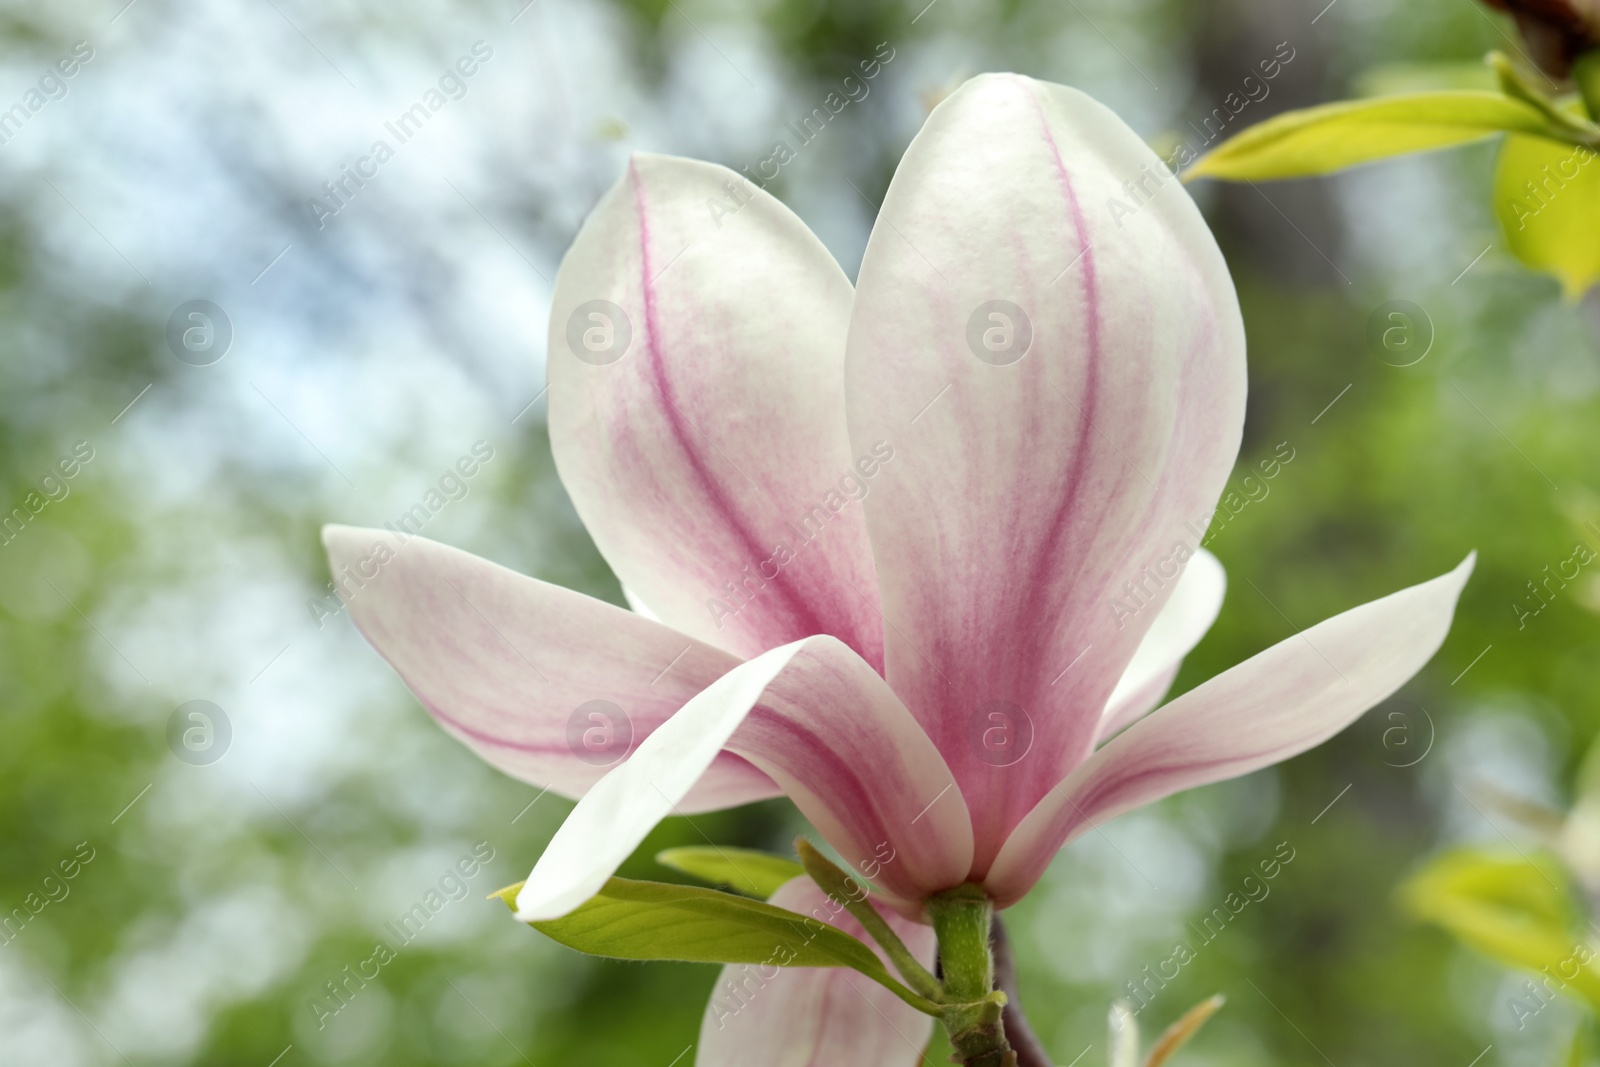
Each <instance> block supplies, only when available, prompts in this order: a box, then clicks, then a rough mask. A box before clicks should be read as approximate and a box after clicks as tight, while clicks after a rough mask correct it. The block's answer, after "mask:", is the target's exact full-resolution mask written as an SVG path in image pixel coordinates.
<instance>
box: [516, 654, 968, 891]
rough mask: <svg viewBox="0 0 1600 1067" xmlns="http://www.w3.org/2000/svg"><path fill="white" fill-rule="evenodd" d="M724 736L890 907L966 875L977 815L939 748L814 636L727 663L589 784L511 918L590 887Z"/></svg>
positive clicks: (851, 659) (868, 677)
mask: <svg viewBox="0 0 1600 1067" xmlns="http://www.w3.org/2000/svg"><path fill="white" fill-rule="evenodd" d="M724 748H726V749H727V750H729V751H731V752H734V753H737V754H739V755H741V756H743V757H744V758H746V759H748V760H749V761H750V762H751V763H753V764H755V765H756V766H758V767H760V768H761V769H762V770H764V771H766V772H767V773H768V774H769V775H772V776H773V777H774V779H775V780H776V781H777V782H778V784H779V785H780V786H782V787H783V790H784V792H785V793H787V794H788V795H789V796H790V797H792V798H793V799H794V802H795V804H796V805H797V806H798V807H799V808H800V811H801V813H802V814H804V815H805V816H806V817H807V818H808V819H810V820H811V822H812V824H813V825H814V826H816V827H817V830H818V832H819V833H821V834H822V835H823V837H824V838H825V839H826V840H827V842H828V843H829V844H831V845H832V846H833V847H834V848H836V849H838V851H839V853H840V854H841V855H842V856H843V857H844V858H845V859H846V860H847V861H848V862H849V863H851V864H852V865H856V866H857V869H858V870H863V871H866V870H870V871H872V874H873V882H874V885H876V886H877V887H878V888H880V889H882V890H883V891H884V893H885V895H886V897H888V898H889V899H891V901H892V902H894V903H895V904H896V906H898V907H901V908H903V909H904V910H906V911H908V912H911V913H913V914H915V913H916V912H917V911H919V910H920V902H921V901H922V900H923V899H924V898H926V897H928V896H930V895H932V894H933V893H936V892H938V891H940V890H943V889H948V888H950V887H951V886H954V885H958V884H960V883H961V882H962V881H964V880H965V878H966V874H967V871H968V869H969V867H970V865H971V862H972V825H971V823H970V821H969V820H968V818H967V810H966V806H965V805H964V804H963V803H962V800H961V793H960V790H959V789H957V788H956V786H955V783H954V779H953V778H952V777H951V775H950V770H949V768H948V767H946V766H945V762H944V760H943V759H942V758H940V756H939V753H938V751H937V750H936V749H935V748H934V747H933V743H932V742H931V741H929V740H928V737H927V735H926V734H924V733H923V732H922V729H921V728H920V727H919V726H918V725H917V723H916V720H915V719H914V718H912V716H911V713H910V712H908V711H907V710H906V708H905V706H904V705H903V704H901V703H900V701H899V700H898V699H897V698H896V697H895V695H894V693H893V692H892V691H890V689H889V686H888V685H887V684H886V683H885V682H884V680H883V679H882V678H880V677H879V676H878V674H877V672H876V671H874V670H873V669H872V668H871V667H870V666H868V665H867V663H866V662H865V661H864V660H862V659H861V657H859V656H857V655H856V654H855V653H854V652H852V651H851V650H850V649H848V648H847V647H846V646H845V645H844V644H842V643H841V642H840V641H838V640H837V639H836V638H832V637H811V638H807V639H805V640H804V641H796V642H794V643H792V644H789V645H784V646H781V647H779V648H775V649H773V650H772V651H771V652H766V653H763V654H762V655H760V656H757V657H756V658H755V659H753V660H750V661H749V662H747V663H744V664H741V665H740V666H739V667H737V668H735V669H734V670H732V671H729V672H728V673H727V674H726V675H724V676H723V677H721V678H719V679H718V680H717V681H716V682H714V683H713V684H712V685H711V686H709V687H708V688H707V689H706V690H705V691H704V692H703V693H701V694H700V695H698V696H696V697H695V698H694V699H693V700H691V701H689V703H687V704H685V705H684V706H683V708H682V710H680V711H679V712H678V713H677V714H676V715H674V716H673V717H672V718H671V719H670V720H669V721H668V722H667V723H666V724H665V725H663V726H662V727H661V728H660V729H658V730H656V732H655V733H653V734H651V735H650V736H649V737H648V738H646V739H645V741H644V743H643V744H642V745H640V746H639V748H638V751H637V752H635V753H634V755H633V757H632V758H631V759H629V760H627V761H626V762H625V763H622V764H620V765H619V766H618V767H617V768H616V769H615V770H613V771H612V772H611V773H610V774H608V775H607V776H606V777H605V778H604V779H602V780H601V781H600V783H599V784H598V785H596V786H595V787H594V788H593V789H591V790H590V791H589V793H588V794H587V795H586V796H585V797H584V798H583V799H582V800H581V801H579V802H578V806H577V808H576V809H574V810H573V812H572V814H571V815H570V816H568V817H567V821H566V822H565V823H563V824H562V826H561V829H560V830H559V831H557V832H556V836H555V837H554V838H553V839H552V840H551V842H550V846H549V847H548V848H547V849H545V852H544V855H542V856H540V857H539V862H538V864H537V865H536V866H535V867H534V869H533V873H532V874H530V875H529V876H528V880H527V882H525V883H524V884H523V887H522V890H521V892H520V893H518V895H517V917H518V918H519V919H521V920H522V921H524V922H534V921H538V920H542V919H554V918H558V917H560V916H562V915H565V914H567V913H568V912H570V911H572V910H573V909H574V908H576V907H578V906H579V905H581V904H582V903H583V902H584V901H586V900H588V899H589V898H590V897H592V896H594V894H595V893H597V892H599V890H600V887H601V886H602V885H604V884H605V881H606V879H607V878H609V877H610V876H611V875H612V873H614V872H615V871H616V869H617V868H618V867H619V866H620V865H621V864H622V861H623V860H625V859H627V858H628V856H629V855H630V854H631V853H632V852H633V850H634V849H635V848H637V847H638V846H639V844H640V843H641V842H642V841H643V840H644V839H645V836H646V835H647V834H649V832H650V831H651V830H652V829H653V828H654V827H655V825H656V824H657V823H659V822H660V821H661V820H662V819H664V818H666V817H667V816H668V815H672V814H678V813H680V812H679V803H680V801H681V799H682V798H683V797H684V796H686V795H687V794H688V792H689V790H690V789H691V788H693V786H694V784H695V783H696V782H697V781H699V779H700V776H701V775H702V774H703V773H704V772H705V770H706V768H707V767H709V766H711V764H712V761H713V760H715V759H716V758H717V755H718V754H719V753H720V752H722V751H723V749H724Z"/></svg>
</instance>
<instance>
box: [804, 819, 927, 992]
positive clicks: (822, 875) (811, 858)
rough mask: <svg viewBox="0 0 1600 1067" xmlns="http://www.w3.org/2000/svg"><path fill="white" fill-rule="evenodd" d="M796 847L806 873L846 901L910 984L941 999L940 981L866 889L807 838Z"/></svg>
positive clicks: (835, 898)
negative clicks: (871, 899)
mask: <svg viewBox="0 0 1600 1067" xmlns="http://www.w3.org/2000/svg"><path fill="white" fill-rule="evenodd" d="M794 847H795V851H796V852H797V853H799V855H800V863H801V865H802V866H804V867H805V869H806V873H807V874H809V875H810V876H811V880H812V881H813V882H815V883H817V885H818V886H819V887H821V889H822V891H823V892H824V893H826V894H828V896H829V897H831V898H833V900H834V901H836V902H838V903H839V904H842V905H844V907H845V909H846V910H847V911H849V912H850V914H851V915H853V916H855V919H856V921H857V922H859V923H860V924H861V927H862V929H864V930H866V932H867V934H868V935H869V936H871V938H872V939H873V940H874V941H876V942H877V943H878V944H879V945H880V946H882V948H883V952H884V955H886V956H888V957H889V962H891V963H893V964H894V967H895V970H897V971H899V972H900V977H902V978H904V979H905V980H906V981H907V982H908V983H909V984H910V985H911V988H913V989H915V990H916V991H917V992H918V993H920V994H922V995H923V996H924V997H926V998H928V999H929V1000H934V1001H938V1000H942V999H943V998H944V989H943V988H942V987H941V986H940V985H939V980H938V979H937V978H935V977H934V976H933V975H932V974H930V973H929V972H928V969H927V968H926V967H924V966H922V964H920V963H918V962H917V958H916V957H915V956H913V955H912V954H911V950H910V949H908V948H906V944H905V942H904V941H902V940H900V935H899V934H896V933H895V932H894V930H893V929H892V928H891V927H890V926H889V924H888V923H887V922H885V921H884V918H883V916H882V915H879V914H878V910H877V909H876V908H874V907H873V906H872V902H871V901H870V900H868V899H867V891H866V889H865V888H864V887H863V886H862V885H861V883H860V882H857V881H856V880H855V879H854V878H853V877H851V876H850V875H848V874H846V873H845V872H844V871H842V870H840V869H839V867H838V866H837V865H836V864H834V863H833V861H831V860H829V859H828V857H826V856H824V855H823V854H822V853H820V852H818V851H817V850H816V849H815V848H814V847H813V846H812V844H811V842H809V841H807V840H806V839H805V838H803V837H800V838H796V839H795V843H794Z"/></svg>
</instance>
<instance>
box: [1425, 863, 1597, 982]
mask: <svg viewBox="0 0 1600 1067" xmlns="http://www.w3.org/2000/svg"><path fill="white" fill-rule="evenodd" d="M1401 898H1402V900H1403V902H1404V903H1405V905H1406V907H1407V908H1408V910H1409V911H1411V913H1412V914H1413V915H1415V916H1417V917H1418V918H1420V919H1424V920H1426V921H1428V922H1432V923H1436V924H1438V925H1439V926H1442V927H1444V928H1445V929H1446V930H1448V931H1449V932H1450V933H1452V934H1454V935H1455V936H1456V937H1457V938H1458V939H1459V940H1461V941H1462V942H1463V943H1465V944H1466V945H1468V946H1469V947H1471V948H1473V949H1476V950H1477V951H1479V952H1481V953H1483V954H1484V955H1486V956H1489V957H1491V958H1492V959H1495V960H1498V961H1499V962H1501V963H1504V964H1509V965H1510V966H1513V967H1519V968H1522V969H1524V970H1528V971H1533V972H1535V973H1548V974H1550V975H1552V976H1554V977H1556V978H1557V980H1558V981H1560V982H1563V983H1565V988H1566V989H1567V990H1568V991H1569V992H1571V993H1573V994H1574V995H1576V996H1578V997H1580V998H1581V999H1583V1000H1585V1001H1587V1002H1588V1003H1589V1004H1590V1005H1591V1006H1592V1007H1600V972H1597V971H1596V968H1595V966H1594V965H1593V964H1591V962H1590V961H1591V960H1594V959H1596V958H1597V957H1596V954H1595V951H1594V950H1593V949H1591V948H1589V946H1588V940H1587V935H1586V934H1585V933H1584V932H1583V930H1582V928H1581V926H1582V924H1581V922H1580V912H1579V908H1578V906H1577V904H1576V903H1575V902H1574V900H1573V897H1572V893H1571V890H1570V889H1569V888H1568V887H1567V880H1566V875H1565V874H1564V873H1563V872H1561V871H1560V870H1559V869H1558V868H1557V867H1556V866H1555V865H1554V864H1552V863H1548V862H1545V863H1534V862H1531V861H1529V860H1524V859H1520V858H1518V859H1508V858H1501V857H1498V856H1493V855H1489V854H1486V853H1481V852H1476V851H1472V850H1463V851H1459V852H1452V853H1447V854H1445V855H1443V856H1440V857H1438V858H1437V859H1435V860H1433V861H1431V862H1430V863H1429V864H1428V865H1427V866H1426V867H1424V868H1423V869H1422V870H1421V871H1419V872H1418V873H1417V874H1416V875H1414V876H1413V877H1412V878H1411V879H1410V880H1408V881H1407V882H1406V884H1405V885H1404V886H1402V887H1401Z"/></svg>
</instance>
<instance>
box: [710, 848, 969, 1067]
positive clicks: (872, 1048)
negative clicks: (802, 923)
mask: <svg viewBox="0 0 1600 1067" xmlns="http://www.w3.org/2000/svg"><path fill="white" fill-rule="evenodd" d="M772 903H773V904H776V905H777V906H778V907H780V908H788V909H789V910H790V911H796V912H799V913H801V914H802V915H810V916H814V917H815V918H817V919H818V920H820V921H822V922H825V923H828V924H830V925H832V926H836V927H838V928H839V929H840V930H843V931H844V932H845V933H847V934H850V935H851V936H852V937H856V938H859V939H861V940H862V941H865V942H867V944H869V945H871V944H872V942H871V940H870V939H869V938H868V937H867V935H866V931H864V930H863V929H862V928H861V924H860V923H858V922H856V921H855V919H854V918H852V917H851V915H850V913H849V912H847V911H844V910H843V909H841V908H839V907H838V905H836V904H834V903H833V902H832V901H831V900H829V899H828V897H827V895H826V894H824V893H823V892H822V890H820V889H818V888H817V886H816V884H815V883H813V882H812V881H811V880H810V879H809V878H796V879H794V881H792V882H789V883H787V884H785V885H784V886H783V887H782V888H780V889H779V890H778V891H777V892H776V893H774V894H773V896H772ZM884 918H885V920H886V921H887V922H888V923H889V925H890V926H891V927H893V928H894V931H895V933H897V934H899V935H900V938H901V940H903V941H904V942H905V943H906V947H907V948H908V949H910V950H911V953H912V955H914V956H916V958H917V960H918V962H920V963H921V964H922V965H923V966H925V967H927V968H928V969H930V970H932V968H933V957H934V952H935V949H936V948H937V946H938V942H937V940H936V939H935V937H934V933H933V928H932V927H929V926H924V925H922V924H921V923H916V922H912V921H911V920H909V919H903V918H901V917H900V916H898V915H895V914H893V913H889V914H886V915H885V916H884ZM873 947H874V949H876V946H875V945H874V946H873ZM878 955H879V956H880V957H882V956H883V953H882V952H881V951H880V952H879V953H878ZM884 964H885V966H888V965H889V961H888V959H887V958H885V959H884ZM890 972H891V973H893V967H890ZM932 1033H933V1019H932V1017H931V1016H927V1015H924V1014H922V1013H921V1012H919V1011H917V1010H916V1009H915V1008H912V1007H909V1006H908V1005H907V1004H906V1003H905V1002H904V1001H902V1000H901V999H900V998H899V997H897V996H895V995H894V994H893V993H891V992H889V991H888V990H887V989H885V988H883V986H881V985H879V984H878V983H876V982H873V981H870V980H868V979H867V978H864V977H862V976H861V975H860V974H857V973H856V972H855V971H852V970H850V969H849V968H846V967H781V968H780V967H777V966H760V965H751V964H730V965H728V966H726V967H724V968H723V969H722V975H721V977H719V978H718V979H717V984H716V986H715V988H713V990H712V992H711V1001H710V1003H708V1004H707V1005H706V1013H705V1016H704V1018H703V1019H702V1020H701V1023H700V1045H699V1048H698V1049H697V1050H696V1051H695V1061H694V1062H695V1064H696V1065H697V1067H804V1065H805V1064H812V1063H825V1064H829V1065H830V1067H915V1065H916V1064H919V1063H920V1062H921V1059H922V1050H923V1049H924V1048H926V1047H927V1044H928V1038H929V1037H930V1036H931V1035H932Z"/></svg>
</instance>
